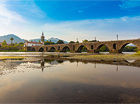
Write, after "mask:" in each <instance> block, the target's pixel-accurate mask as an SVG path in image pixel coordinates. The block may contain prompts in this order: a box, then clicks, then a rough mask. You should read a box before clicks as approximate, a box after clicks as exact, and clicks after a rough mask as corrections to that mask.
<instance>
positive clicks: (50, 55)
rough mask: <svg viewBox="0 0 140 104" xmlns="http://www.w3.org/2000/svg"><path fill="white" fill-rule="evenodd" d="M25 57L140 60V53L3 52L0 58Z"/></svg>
mask: <svg viewBox="0 0 140 104" xmlns="http://www.w3.org/2000/svg"><path fill="white" fill-rule="evenodd" d="M26 57H45V58H54V59H55V58H56V59H57V58H61V59H76V60H82V61H97V60H107V61H108V60H110V61H114V60H116V61H119V60H140V54H139V53H138V54H103V53H102V54H95V53H61V52H7V53H6V52H3V53H1V54H0V59H13V58H26Z"/></svg>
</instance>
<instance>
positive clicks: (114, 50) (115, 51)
mask: <svg viewBox="0 0 140 104" xmlns="http://www.w3.org/2000/svg"><path fill="white" fill-rule="evenodd" d="M109 53H122V52H120V51H119V50H117V49H113V50H109Z"/></svg>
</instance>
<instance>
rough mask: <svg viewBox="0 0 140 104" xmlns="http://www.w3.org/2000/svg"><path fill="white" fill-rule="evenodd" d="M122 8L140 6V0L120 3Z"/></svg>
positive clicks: (128, 0)
mask: <svg viewBox="0 0 140 104" xmlns="http://www.w3.org/2000/svg"><path fill="white" fill-rule="evenodd" d="M119 6H120V7H121V8H122V9H128V8H134V7H138V6H140V0H127V1H123V2H122V4H121V5H119Z"/></svg>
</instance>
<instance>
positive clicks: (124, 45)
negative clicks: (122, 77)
mask: <svg viewBox="0 0 140 104" xmlns="http://www.w3.org/2000/svg"><path fill="white" fill-rule="evenodd" d="M128 44H133V45H135V46H136V47H137V48H138V46H137V44H135V43H131V42H128V43H124V44H123V45H122V46H121V47H120V49H119V53H122V52H123V49H124V48H125V47H126V46H127V45H128Z"/></svg>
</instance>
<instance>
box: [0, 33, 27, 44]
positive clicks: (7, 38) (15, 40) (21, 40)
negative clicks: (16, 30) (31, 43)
mask: <svg viewBox="0 0 140 104" xmlns="http://www.w3.org/2000/svg"><path fill="white" fill-rule="evenodd" d="M11 37H12V38H14V40H13V43H15V42H16V43H20V42H22V43H24V41H25V40H24V39H21V38H20V37H18V36H16V35H14V34H8V35H4V36H0V42H3V41H4V40H6V42H7V43H8V44H10V43H11V40H10V38H11Z"/></svg>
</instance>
